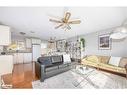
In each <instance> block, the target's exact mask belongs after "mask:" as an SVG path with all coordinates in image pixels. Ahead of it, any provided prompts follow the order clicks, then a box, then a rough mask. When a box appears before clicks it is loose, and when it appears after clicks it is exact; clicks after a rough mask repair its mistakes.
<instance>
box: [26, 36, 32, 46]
mask: <svg viewBox="0 0 127 95" xmlns="http://www.w3.org/2000/svg"><path fill="white" fill-rule="evenodd" d="M26 48H32V41H31V39H30V38H26Z"/></svg>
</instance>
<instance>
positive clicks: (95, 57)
mask: <svg viewBox="0 0 127 95" xmlns="http://www.w3.org/2000/svg"><path fill="white" fill-rule="evenodd" d="M86 60H87V61H90V62H94V63H97V62H98V58H97V56H94V55H92V56H88V57H87V58H86Z"/></svg>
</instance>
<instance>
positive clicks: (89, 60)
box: [81, 55, 127, 74]
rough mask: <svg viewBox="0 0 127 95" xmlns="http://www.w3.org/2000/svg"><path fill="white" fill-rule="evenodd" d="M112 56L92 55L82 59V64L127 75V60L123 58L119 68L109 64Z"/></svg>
mask: <svg viewBox="0 0 127 95" xmlns="http://www.w3.org/2000/svg"><path fill="white" fill-rule="evenodd" d="M109 60H110V56H100V55H91V56H87V57H85V58H83V59H82V61H81V64H83V65H85V66H92V67H95V68H97V69H103V70H108V71H112V72H116V73H120V74H127V72H126V68H125V66H126V65H127V58H126V57H122V58H121V59H120V62H119V66H114V65H110V64H108V62H109Z"/></svg>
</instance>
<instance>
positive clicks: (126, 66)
mask: <svg viewBox="0 0 127 95" xmlns="http://www.w3.org/2000/svg"><path fill="white" fill-rule="evenodd" d="M125 69H126V79H127V64H126V65H125Z"/></svg>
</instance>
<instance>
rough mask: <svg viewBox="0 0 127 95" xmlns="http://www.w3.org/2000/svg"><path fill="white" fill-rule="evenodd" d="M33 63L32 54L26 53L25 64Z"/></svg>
mask: <svg viewBox="0 0 127 95" xmlns="http://www.w3.org/2000/svg"><path fill="white" fill-rule="evenodd" d="M30 62H32V53H24V63H30Z"/></svg>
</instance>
